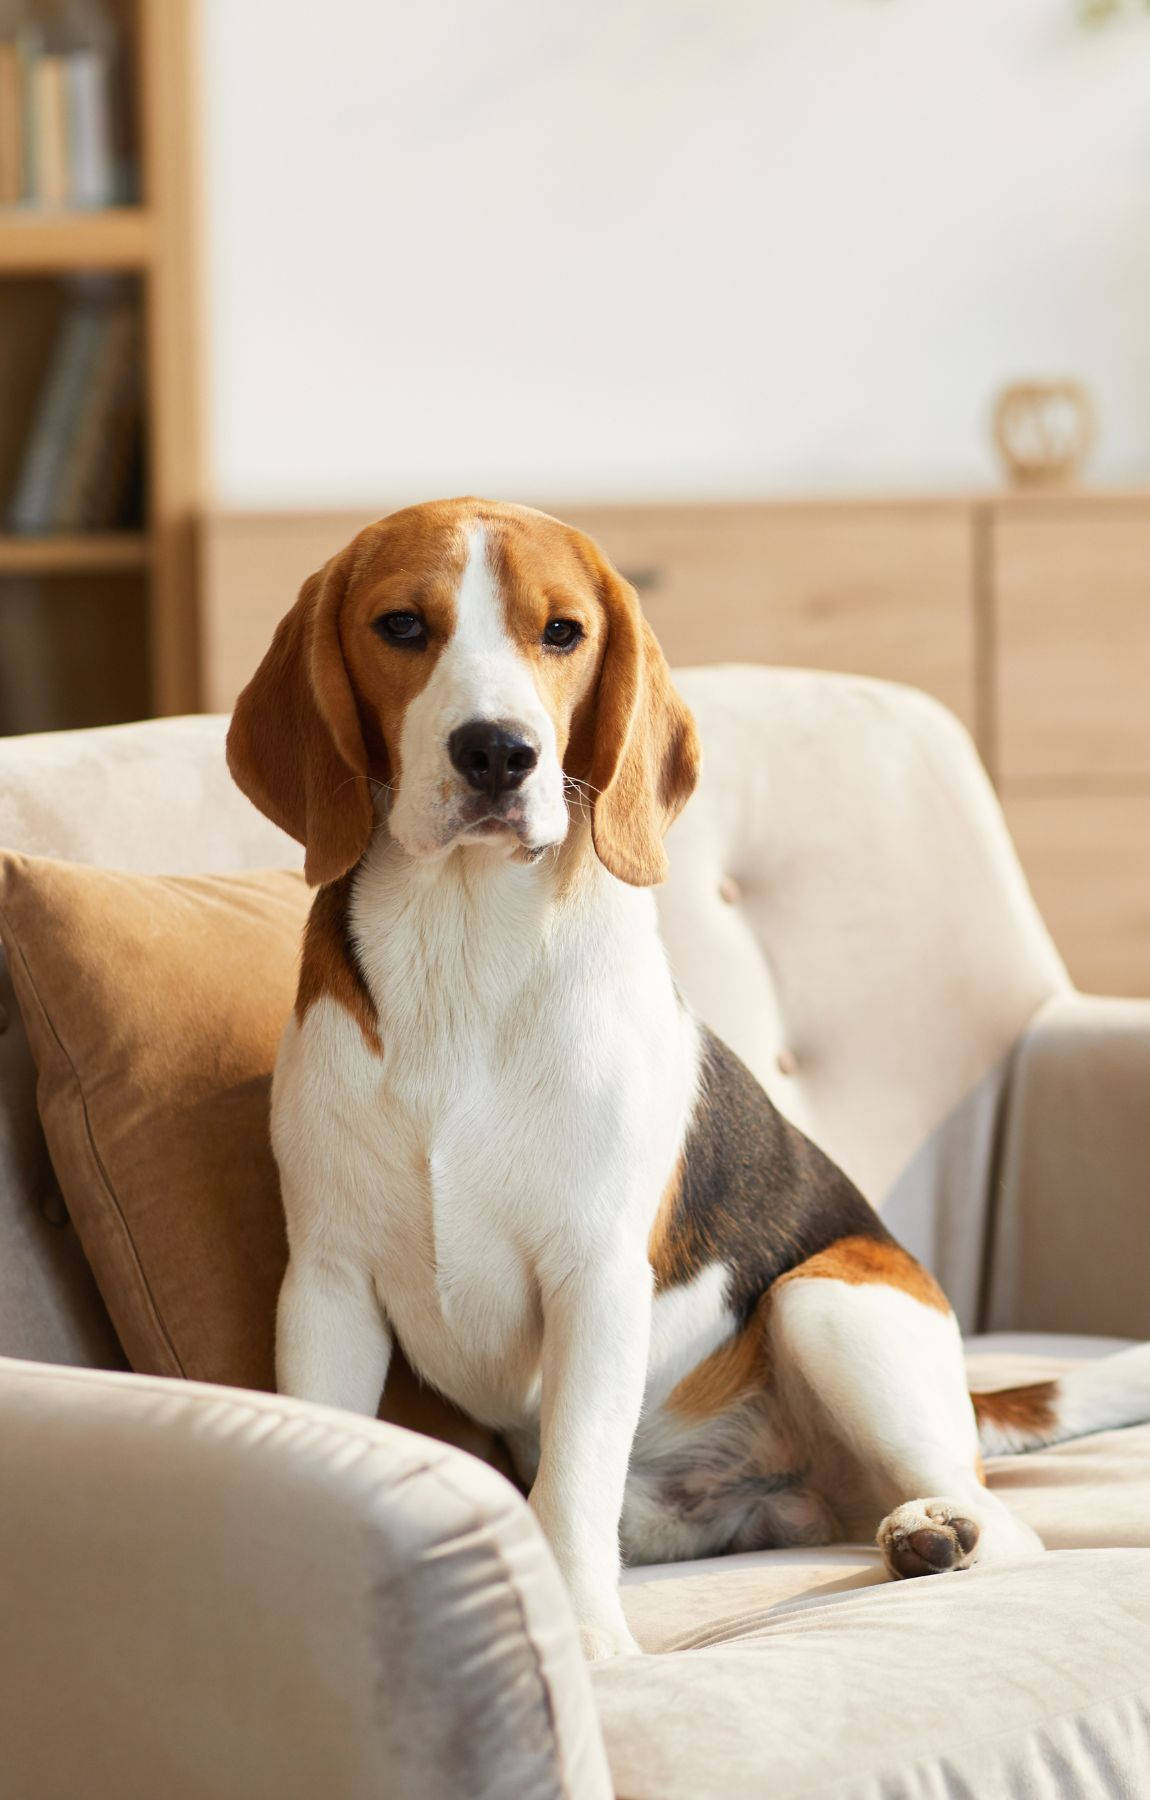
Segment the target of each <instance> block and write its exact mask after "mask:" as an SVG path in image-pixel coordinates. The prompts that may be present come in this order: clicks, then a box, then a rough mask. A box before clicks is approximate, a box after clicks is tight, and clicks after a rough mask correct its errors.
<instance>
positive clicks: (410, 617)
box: [374, 612, 427, 650]
mask: <svg viewBox="0 0 1150 1800" xmlns="http://www.w3.org/2000/svg"><path fill="white" fill-rule="evenodd" d="M374 629H375V630H376V631H378V633H379V635H380V637H381V638H386V639H387V641H388V643H389V644H406V645H407V646H408V648H409V649H413V650H422V648H423V646H424V645H425V644H426V642H427V632H426V630H425V629H424V624H423V620H422V619H421V618H420V616H419V614H418V613H413V612H392V613H384V614H383V615H382V617H380V618H378V619H376V620H375V621H374Z"/></svg>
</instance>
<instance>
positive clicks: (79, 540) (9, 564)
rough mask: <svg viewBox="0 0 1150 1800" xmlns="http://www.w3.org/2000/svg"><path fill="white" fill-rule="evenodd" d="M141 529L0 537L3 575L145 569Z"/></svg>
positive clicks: (145, 546)
mask: <svg viewBox="0 0 1150 1800" xmlns="http://www.w3.org/2000/svg"><path fill="white" fill-rule="evenodd" d="M148 560H149V545H148V540H147V538H146V537H145V536H144V534H143V532H142V531H90V532H83V533H80V534H77V535H75V536H69V537H43V538H36V537H0V575H69V574H86V573H88V572H89V571H90V572H92V573H96V572H97V571H103V572H106V573H111V572H113V571H114V570H130V569H146V568H147V566H148Z"/></svg>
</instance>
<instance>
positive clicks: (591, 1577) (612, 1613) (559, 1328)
mask: <svg viewBox="0 0 1150 1800" xmlns="http://www.w3.org/2000/svg"><path fill="white" fill-rule="evenodd" d="M650 1325H651V1270H650V1265H649V1264H648V1262H647V1259H646V1256H645V1255H643V1256H629V1257H624V1258H618V1259H617V1260H615V1261H613V1262H612V1263H610V1264H608V1265H606V1266H604V1265H602V1264H597V1265H596V1266H595V1267H593V1268H587V1269H580V1270H577V1271H576V1272H574V1273H571V1274H568V1275H567V1276H566V1277H565V1278H564V1279H563V1280H562V1281H559V1282H557V1283H556V1284H555V1285H554V1286H553V1287H552V1288H551V1290H550V1291H547V1290H546V1289H545V1291H544V1295H543V1397H542V1417H541V1430H540V1459H539V1472H538V1475H537V1476H536V1479H535V1485H534V1487H533V1488H532V1490H531V1505H532V1507H533V1508H534V1510H535V1513H536V1516H537V1517H538V1519H539V1522H540V1524H541V1525H542V1527H543V1530H544V1532H545V1533H546V1535H547V1538H548V1541H549V1543H550V1545H551V1548H552V1550H553V1551H554V1553H555V1558H556V1560H557V1562H558V1564H559V1567H560V1569H561V1571H562V1573H563V1576H564V1579H565V1581H566V1583H567V1588H568V1591H569V1593H570V1595H571V1599H572V1601H573V1603H574V1607H575V1615H576V1618H577V1620H578V1622H579V1632H580V1637H581V1639H582V1643H583V1649H584V1651H585V1653H586V1654H587V1655H588V1656H592V1657H598V1656H611V1655H613V1654H616V1653H618V1652H622V1651H635V1650H637V1649H638V1645H637V1644H636V1643H635V1640H634V1639H633V1637H632V1636H631V1633H630V1631H629V1630H628V1628H627V1621H626V1619H625V1618H624V1616H623V1608H622V1606H621V1604H620V1601H619V1519H620V1515H621V1513H622V1511H623V1490H624V1487H625V1485H626V1481H627V1464H628V1462H629V1460H630V1456H631V1443H632V1439H633V1438H634V1436H635V1427H636V1425H637V1424H638V1422H639V1412H640V1409H641V1407H642V1404H643V1389H644V1385H645V1381H646V1374H647V1356H648V1349H649V1338H650Z"/></svg>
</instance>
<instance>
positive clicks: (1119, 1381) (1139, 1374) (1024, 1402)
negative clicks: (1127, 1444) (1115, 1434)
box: [970, 1344, 1150, 1456]
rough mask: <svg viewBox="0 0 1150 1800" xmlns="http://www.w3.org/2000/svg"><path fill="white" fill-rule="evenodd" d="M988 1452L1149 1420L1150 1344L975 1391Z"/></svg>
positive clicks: (981, 1433) (1034, 1445) (1035, 1446)
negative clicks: (1043, 1376) (1062, 1371)
mask: <svg viewBox="0 0 1150 1800" xmlns="http://www.w3.org/2000/svg"><path fill="white" fill-rule="evenodd" d="M970 1397H971V1399H972V1401H973V1402H974V1416H975V1418H976V1419H977V1420H978V1442H979V1447H980V1449H981V1450H982V1453H983V1455H984V1456H1007V1455H1010V1454H1011V1453H1013V1452H1017V1451H1019V1450H1040V1449H1041V1448H1042V1447H1043V1445H1044V1444H1061V1443H1064V1442H1065V1440H1066V1439H1067V1438H1077V1437H1085V1436H1086V1435H1087V1433H1088V1432H1091V1431H1112V1430H1114V1429H1115V1427H1116V1426H1119V1425H1141V1424H1143V1423H1144V1422H1146V1421H1148V1420H1150V1344H1135V1345H1134V1347H1133V1349H1131V1350H1120V1351H1119V1352H1118V1353H1117V1355H1116V1356H1100V1357H1098V1358H1097V1360H1094V1361H1090V1362H1084V1363H1082V1365H1081V1366H1080V1367H1079V1368H1076V1369H1072V1370H1071V1371H1070V1373H1069V1374H1067V1375H1060V1376H1058V1378H1057V1380H1055V1381H1037V1382H1034V1383H1033V1384H1032V1385H1031V1386H1030V1387H1014V1388H998V1389H996V1390H995V1391H994V1392H991V1393H986V1394H971V1396H970Z"/></svg>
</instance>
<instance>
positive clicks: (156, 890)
mask: <svg viewBox="0 0 1150 1800" xmlns="http://www.w3.org/2000/svg"><path fill="white" fill-rule="evenodd" d="M309 902H310V895H309V893H308V890H307V888H306V887H305V885H304V883H303V879H302V877H301V876H299V875H298V874H295V873H293V872H290V871H282V870H273V871H265V872H263V873H261V874H254V873H253V874H247V875H217V876H187V875H184V876H142V875H136V874H127V873H123V872H120V871H116V870H109V869H94V868H88V867H85V866H83V865H81V864H76V863H63V862H53V861H49V860H48V859H46V858H40V857H24V856H13V855H4V856H0V935H2V936H3V940H4V944H5V948H6V950H7V953H8V958H9V965H10V970H11V976H12V981H13V984H14V987H15V990H16V995H17V998H18V1000H19V1003H20V1010H21V1013H22V1015H23V1018H24V1023H25V1025H26V1027H27V1030H28V1035H29V1040H30V1042H31V1045H32V1052H33V1055H34V1057H35V1059H36V1065H37V1069H38V1072H39V1078H38V1086H37V1095H38V1101H39V1107H40V1115H41V1118H42V1120H43V1123H44V1129H45V1133H46V1136H47V1140H48V1146H49V1149H50V1151H51V1155H52V1162H53V1166H54V1167H55V1170H56V1174H57V1177H58V1178H59V1181H60V1185H61V1189H62V1191H63V1195H64V1199H65V1201H66V1203H67V1206H68V1210H69V1213H70V1215H71V1217H72V1219H73V1220H74V1221H75V1224H76V1228H77V1231H78V1233H79V1236H80V1240H81V1242H82V1244H83V1246H84V1250H85V1253H86V1255H87V1257H88V1260H89V1262H90V1263H91V1265H92V1268H93V1271H94V1273H95V1275H96V1279H97V1281H98V1283H99V1286H100V1291H101V1293H102V1295H103V1297H104V1301H105V1304H106V1305H107V1308H108V1312H109V1314H110V1316H111V1318H112V1321H113V1323H114V1324H115V1327H116V1330H117V1332H118V1334H119V1338H120V1341H121V1343H122V1344H123V1346H124V1349H125V1351H126V1352H127V1355H128V1357H129V1360H130V1361H131V1364H132V1366H133V1368H135V1369H138V1370H144V1371H148V1372H151V1373H154V1374H160V1375H189V1376H192V1377H195V1378H197V1379H200V1380H204V1381H223V1382H229V1383H233V1384H235V1385H237V1386H243V1387H269V1386H271V1385H272V1380H273V1367H272V1338H273V1333H272V1321H273V1316H274V1309H275V1296H276V1292H277V1289H278V1285H279V1281H280V1278H281V1275H282V1272H283V1266H284V1262H285V1257H286V1249H285V1243H284V1231H283V1217H282V1213H281V1210H280V1204H279V1184H278V1180H277V1176H276V1169H275V1163H274V1160H273V1158H272V1153H271V1144H270V1141H269V1136H268V1090H269V1084H270V1077H271V1070H272V1065H273V1063H274V1060H275V1053H276V1046H277V1044H278V1041H279V1036H280V1032H281V1031H282V1029H283V1024H284V1020H285V1019H286V1018H287V1016H288V1014H289V1013H290V1011H291V1005H292V1000H293V997H294V990H295V972H296V963H297V954H298V946H299V940H300V935H301V932H302V929H303V924H304V920H305V918H306V916H307V909H308V905H309Z"/></svg>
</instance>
